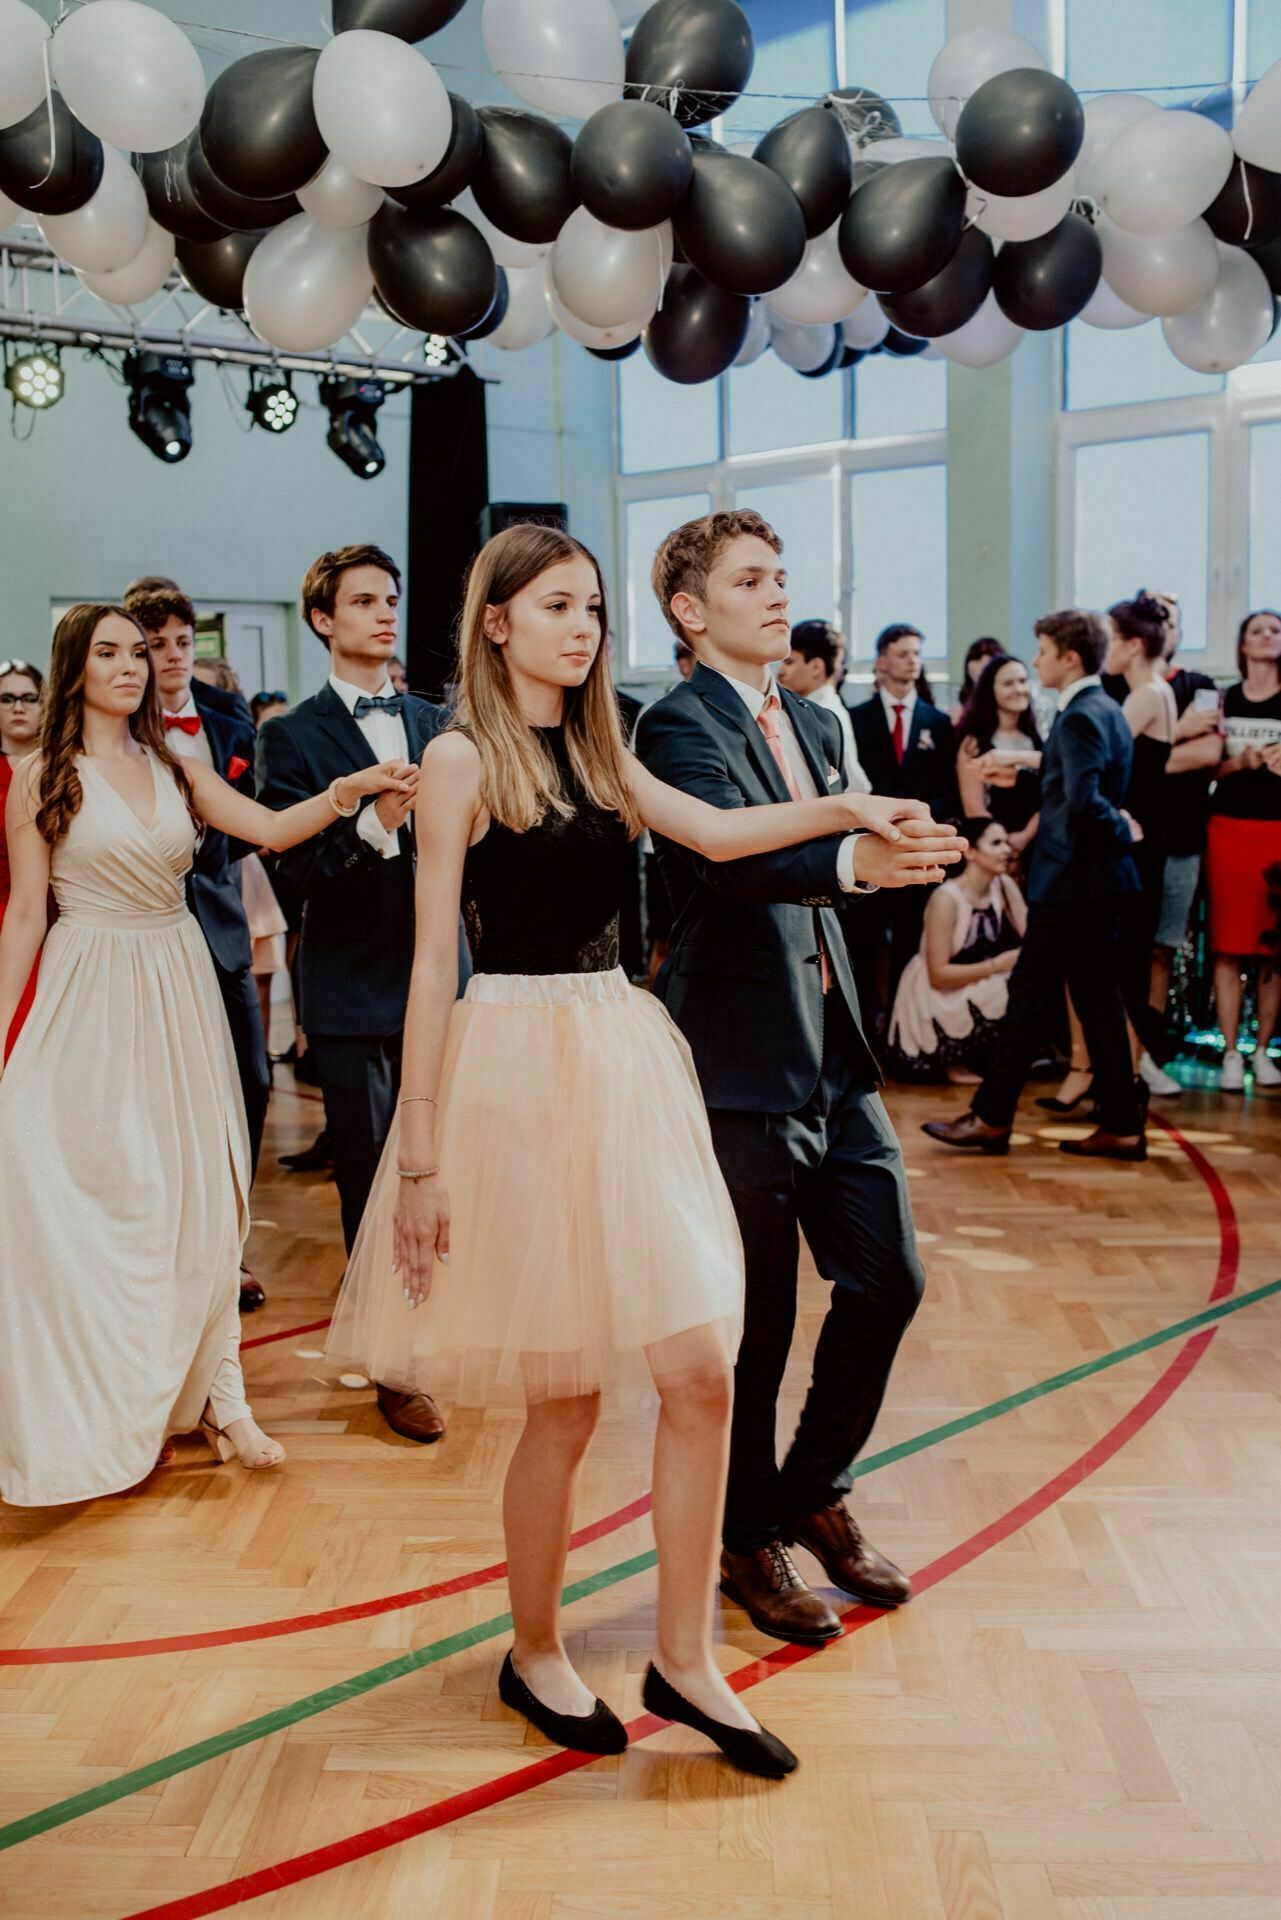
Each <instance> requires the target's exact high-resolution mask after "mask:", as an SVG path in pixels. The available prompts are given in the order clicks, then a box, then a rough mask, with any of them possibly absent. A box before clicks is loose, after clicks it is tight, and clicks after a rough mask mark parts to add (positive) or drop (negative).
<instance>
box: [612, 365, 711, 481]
mask: <svg viewBox="0 0 1281 1920" xmlns="http://www.w3.org/2000/svg"><path fill="white" fill-rule="evenodd" d="M618 423H619V440H620V448H621V456H622V462H621V463H622V470H623V472H624V473H654V472H657V471H659V470H660V469H662V468H664V467H702V466H709V465H710V464H711V463H712V461H714V460H717V459H719V457H720V451H721V401H720V382H719V380H707V381H704V382H703V383H702V385H701V386H696V387H682V386H678V385H676V384H675V382H673V381H671V380H664V378H663V376H662V374H661V373H658V372H656V371H655V369H654V368H653V367H652V366H651V365H650V363H649V360H648V358H647V356H646V354H645V352H644V350H643V349H642V350H641V352H639V353H634V354H633V355H632V357H631V359H630V360H624V361H623V362H622V363H621V365H620V366H619V369H618Z"/></svg>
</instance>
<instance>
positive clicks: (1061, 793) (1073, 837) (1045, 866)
mask: <svg viewBox="0 0 1281 1920" xmlns="http://www.w3.org/2000/svg"><path fill="white" fill-rule="evenodd" d="M1133 758H1134V742H1133V739H1132V738H1131V735H1130V728H1129V723H1128V722H1127V721H1126V719H1125V717H1124V716H1123V714H1122V712H1121V709H1120V707H1118V706H1117V704H1116V702H1115V700H1113V699H1111V698H1110V697H1109V696H1108V694H1106V693H1105V692H1104V691H1103V689H1102V687H1086V688H1085V690H1084V692H1082V693H1078V694H1077V696H1076V698H1075V699H1074V700H1073V701H1072V703H1071V705H1070V706H1068V707H1066V708H1065V709H1064V711H1063V712H1062V713H1061V714H1060V715H1059V716H1058V718H1057V719H1056V720H1055V722H1054V725H1053V726H1052V727H1051V728H1050V737H1049V739H1048V740H1047V741H1046V743H1045V752H1044V754H1043V756H1042V759H1041V824H1040V826H1039V827H1038V828H1037V832H1036V839H1035V840H1034V841H1033V842H1032V860H1031V865H1030V868H1029V870H1028V889H1027V891H1028V899H1029V900H1031V901H1034V902H1037V903H1043V902H1048V901H1068V900H1101V899H1106V898H1108V897H1109V896H1111V895H1115V894H1121V893H1136V892H1137V891H1138V888H1139V875H1138V869H1137V868H1136V866H1135V864H1134V855H1133V853H1132V851H1131V849H1132V847H1133V841H1132V840H1131V838H1130V829H1129V826H1128V825H1127V824H1126V822H1125V821H1124V820H1123V819H1122V817H1121V812H1120V809H1121V808H1122V807H1123V806H1124V804H1125V795H1126V790H1127V788H1128V787H1129V784H1130V762H1131V761H1132V759H1133Z"/></svg>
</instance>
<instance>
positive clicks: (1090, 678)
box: [1059, 673, 1103, 713]
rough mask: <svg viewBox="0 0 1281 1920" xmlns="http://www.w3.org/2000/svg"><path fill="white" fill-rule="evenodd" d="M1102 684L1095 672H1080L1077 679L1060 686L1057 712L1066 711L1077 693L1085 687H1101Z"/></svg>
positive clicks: (1081, 691) (1083, 690)
mask: <svg viewBox="0 0 1281 1920" xmlns="http://www.w3.org/2000/svg"><path fill="white" fill-rule="evenodd" d="M1102 685H1103V681H1102V680H1101V678H1100V677H1099V675H1098V674H1097V673H1085V674H1082V676H1081V678H1080V679H1079V680H1073V681H1072V682H1071V683H1070V685H1068V686H1066V687H1062V688H1060V690H1059V712H1060V713H1064V712H1066V710H1067V709H1068V707H1070V706H1071V704H1072V702H1073V701H1074V700H1075V699H1076V696H1077V694H1078V693H1084V692H1085V689H1086V688H1087V687H1101V686H1102Z"/></svg>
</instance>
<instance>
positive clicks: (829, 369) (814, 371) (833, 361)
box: [796, 327, 850, 380]
mask: <svg viewBox="0 0 1281 1920" xmlns="http://www.w3.org/2000/svg"><path fill="white" fill-rule="evenodd" d="M849 351H850V349H849V348H848V347H847V346H846V344H845V342H844V341H843V340H842V338H841V330H840V328H839V327H838V328H837V329H836V340H835V342H834V343H833V346H832V351H831V352H830V353H829V354H828V356H827V358H826V360H824V362H823V364H822V366H821V367H811V368H810V369H809V371H808V372H806V371H805V370H804V369H803V368H801V367H797V368H796V372H797V373H799V374H800V376H801V379H802V380H825V379H826V378H827V376H828V374H829V373H839V372H840V370H841V368H842V367H843V366H844V365H845V356H846V354H847V353H848V352H849Z"/></svg>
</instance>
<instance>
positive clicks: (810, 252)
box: [767, 220, 867, 327]
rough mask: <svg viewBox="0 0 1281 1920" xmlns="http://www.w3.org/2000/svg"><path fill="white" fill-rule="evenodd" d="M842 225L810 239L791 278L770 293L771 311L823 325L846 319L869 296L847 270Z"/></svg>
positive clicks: (864, 288)
mask: <svg viewBox="0 0 1281 1920" xmlns="http://www.w3.org/2000/svg"><path fill="white" fill-rule="evenodd" d="M840 224H841V223H840V221H839V220H837V221H835V222H834V224H833V225H832V226H830V227H829V228H828V229H827V231H826V233H820V234H819V235H818V236H817V238H816V239H813V240H811V241H810V243H809V245H808V246H807V247H806V249H805V252H804V254H803V255H802V256H801V264H800V266H799V267H798V268H797V269H796V272H795V273H794V274H793V275H792V277H791V279H790V280H785V281H784V283H783V285H782V286H781V287H777V288H775V290H774V292H773V293H771V294H769V295H768V296H767V304H768V306H769V310H770V312H771V313H772V314H778V315H779V317H780V318H781V319H783V320H796V321H798V322H799V323H800V325H801V326H806V327H813V326H822V325H823V324H824V323H825V322H828V321H834V320H845V319H847V318H848V316H849V315H850V314H852V313H853V312H854V310H855V308H856V307H858V306H860V305H861V304H862V302H863V301H864V300H865V299H866V298H867V288H866V287H861V286H860V285H859V283H858V281H857V280H855V279H854V278H853V277H852V276H851V275H850V274H849V273H847V272H846V269H845V262H844V261H843V260H842V259H841V255H840V249H839V248H838V246H837V244H836V235H837V231H838V229H839V227H840Z"/></svg>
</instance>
